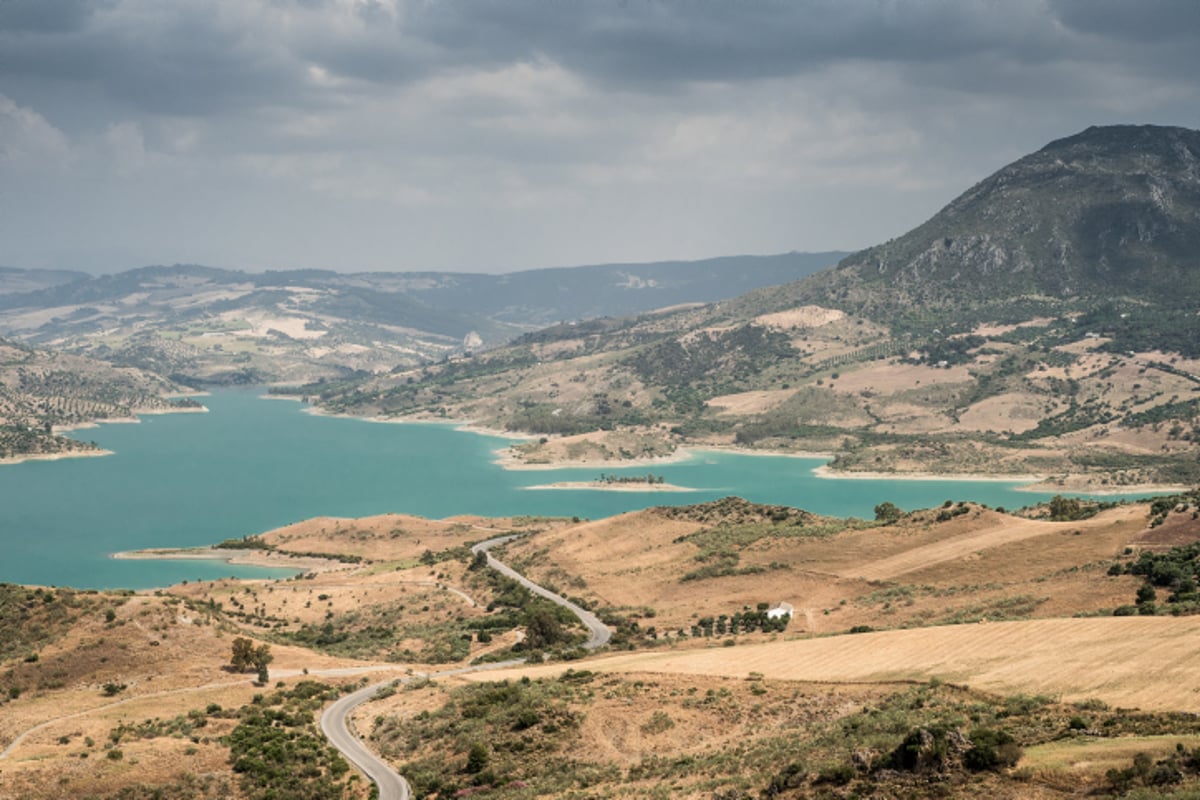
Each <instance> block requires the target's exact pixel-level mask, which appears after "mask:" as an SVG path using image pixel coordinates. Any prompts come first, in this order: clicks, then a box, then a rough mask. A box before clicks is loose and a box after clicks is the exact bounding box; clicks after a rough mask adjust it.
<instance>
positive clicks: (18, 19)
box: [0, 0, 111, 33]
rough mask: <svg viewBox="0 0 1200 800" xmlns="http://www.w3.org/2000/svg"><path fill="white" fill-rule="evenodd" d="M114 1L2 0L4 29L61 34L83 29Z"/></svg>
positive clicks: (0, 29)
mask: <svg viewBox="0 0 1200 800" xmlns="http://www.w3.org/2000/svg"><path fill="white" fill-rule="evenodd" d="M110 3H111V0H97V2H92V0H0V32H4V31H10V32H22V33H61V32H65V31H76V30H80V29H82V28H83V27H84V26H85V24H86V23H87V21H88V20H89V19H90V18H91V16H92V15H93V14H94V13H95V12H96V11H97V10H99V9H101V8H103V7H104V6H107V5H109V4H110Z"/></svg>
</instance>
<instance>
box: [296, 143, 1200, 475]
mask: <svg viewBox="0 0 1200 800" xmlns="http://www.w3.org/2000/svg"><path fill="white" fill-rule="evenodd" d="M1198 309H1200V132H1196V131H1190V130H1185V129H1181V128H1162V127H1153V126H1141V127H1133V126H1117V127H1110V128H1089V129H1088V130H1086V131H1084V132H1082V133H1080V134H1078V135H1076V136H1071V137H1068V138H1066V139H1062V140H1059V141H1056V142H1053V143H1051V144H1049V145H1047V146H1046V147H1044V148H1043V149H1041V150H1039V151H1038V152H1036V153H1033V154H1031V155H1029V156H1026V157H1025V158H1022V159H1020V160H1018V161H1016V162H1014V163H1013V164H1010V165H1009V166H1007V167H1004V168H1003V169H1001V170H999V171H998V172H996V173H995V174H994V175H992V176H990V177H989V178H987V179H985V180H983V181H981V182H980V183H978V184H977V185H976V186H974V187H972V188H971V189H970V190H968V191H967V192H965V193H964V194H963V195H962V196H960V197H959V198H957V199H956V200H954V201H953V202H952V203H950V205H948V206H947V207H946V208H945V209H943V210H942V211H940V212H939V213H938V214H936V215H935V216H934V217H932V218H931V219H930V220H929V221H928V222H926V223H924V224H923V225H921V226H919V227H918V228H916V229H914V230H913V231H911V232H910V233H907V234H905V235H904V236H901V237H899V238H897V239H894V240H892V241H890V242H887V243H885V244H881V245H879V246H877V247H873V248H869V249H867V250H864V251H862V252H860V253H855V254H853V255H850V256H848V257H846V258H845V259H843V260H842V261H841V262H840V263H839V264H838V265H837V266H836V267H835V268H833V269H830V270H826V271H823V272H820V273H817V274H815V275H812V276H810V277H808V278H805V279H802V280H798V281H794V282H791V283H788V284H785V285H782V286H777V287H772V288H770V289H756V290H753V291H750V292H748V293H746V294H744V295H741V296H739V297H737V298H733V299H730V300H727V301H723V302H721V303H719V304H713V305H709V306H705V307H702V308H688V309H680V310H676V311H673V312H669V313H656V314H648V313H643V314H641V315H638V316H632V317H626V318H622V319H604V320H594V321H590V322H586V323H577V324H562V325H554V326H551V327H548V328H545V329H543V330H541V331H537V332H532V333H528V334H526V335H525V336H523V337H521V338H520V339H517V340H516V341H515V342H514V343H513V344H512V345H510V346H507V347H503V348H499V349H497V350H495V351H493V352H488V353H485V354H482V355H479V356H477V357H475V358H474V359H467V360H456V361H452V362H451V363H449V364H446V365H440V366H437V367H431V368H427V369H424V370H422V371H419V372H405V373H401V374H398V375H396V376H382V377H376V378H371V379H365V380H358V381H353V382H350V383H348V384H346V385H343V386H337V385H327V386H310V387H306V391H307V392H308V393H311V394H312V395H313V396H316V397H317V398H318V400H319V402H321V403H323V404H325V405H326V406H327V407H329V408H330V409H332V410H337V411H343V412H350V413H364V414H382V415H385V416H386V415H413V414H415V415H435V416H459V417H465V418H471V419H476V420H482V421H486V422H488V423H490V424H492V425H498V426H504V427H508V428H510V429H513V430H520V431H526V432H529V433H534V434H538V435H539V436H545V437H547V440H546V441H545V442H541V443H539V444H537V445H530V446H527V447H526V448H524V450H523V453H522V455H523V457H524V458H526V459H527V460H531V461H546V460H550V461H553V460H561V459H568V460H579V459H581V458H587V459H591V460H595V461H597V462H603V461H612V460H617V461H619V460H621V459H622V458H630V457H633V456H635V455H638V454H661V453H663V452H669V451H670V450H671V449H672V448H673V447H674V446H677V445H678V444H686V443H698V442H699V443H708V444H732V443H737V444H740V445H743V446H750V447H758V448H770V449H784V450H788V449H800V450H813V451H827V452H833V453H835V454H836V455H837V462H836V464H837V466H839V467H842V468H846V469H857V470H863V471H866V470H870V471H884V472H890V471H902V472H903V471H937V472H943V473H953V472H958V473H965V472H986V473H991V474H1010V475H1014V474H1029V473H1037V474H1046V475H1057V476H1059V477H1060V478H1062V477H1063V476H1073V475H1079V474H1086V475H1090V476H1093V477H1092V478H1088V479H1087V480H1093V479H1094V481H1095V482H1096V483H1097V485H1104V484H1105V483H1108V484H1110V485H1112V484H1116V485H1130V484H1133V483H1139V482H1146V481H1169V482H1172V483H1190V482H1197V481H1200V460H1198V459H1197V455H1196V449H1195V446H1194V443H1195V442H1197V441H1200V317H1198V316H1197V310H1198ZM664 431H669V433H664ZM597 432H599V433H600V436H599V437H597V436H596V435H595V434H597ZM555 436H557V437H559V438H553V437H555ZM1064 480H1065V479H1064ZM1056 485H1057V484H1056Z"/></svg>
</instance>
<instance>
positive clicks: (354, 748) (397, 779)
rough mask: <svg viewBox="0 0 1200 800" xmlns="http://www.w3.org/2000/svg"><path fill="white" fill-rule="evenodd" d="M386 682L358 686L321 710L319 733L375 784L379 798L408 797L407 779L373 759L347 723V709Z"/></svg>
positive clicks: (394, 799)
mask: <svg viewBox="0 0 1200 800" xmlns="http://www.w3.org/2000/svg"><path fill="white" fill-rule="evenodd" d="M386 685H387V683H386V682H385V683H377V684H375V685H374V686H368V687H366V688H364V689H359V690H358V691H357V692H353V693H351V694H348V695H346V696H345V697H343V698H341V699H340V700H338V701H337V702H336V703H334V704H333V705H331V706H330V707H329V708H327V709H325V713H323V714H322V715H321V732H322V733H324V734H325V738H327V739H328V740H329V743H330V744H332V745H333V746H334V747H336V748H337V749H338V750H340V751H341V752H342V755H344V756H345V757H346V760H347V761H349V762H350V763H352V764H354V766H356V767H358V768H359V769H360V770H362V771H363V773H364V774H365V775H366V776H367V777H368V778H370V779H371V780H372V781H373V782H374V783H375V785H376V786H378V787H379V800H409V797H410V792H409V790H408V781H406V780H404V778H403V777H401V775H400V774H399V773H398V772H396V771H395V770H394V769H392V768H391V767H390V766H388V765H387V764H386V763H385V762H383V761H381V760H380V759H379V758H376V756H375V754H374V753H372V752H371V751H370V750H368V749H367V748H366V746H365V745H363V743H362V742H360V741H359V740H358V737H356V736H355V735H354V734H353V733H351V732H350V727H349V724H348V723H349V720H348V719H347V718H348V717H349V715H350V712H351V711H353V710H354V709H355V708H357V707H358V706H359V705H361V704H362V703H365V702H366V701H368V700H370V699H371V697H372V696H373V695H374V694H375V692H376V691H378V690H379V687H381V686H386Z"/></svg>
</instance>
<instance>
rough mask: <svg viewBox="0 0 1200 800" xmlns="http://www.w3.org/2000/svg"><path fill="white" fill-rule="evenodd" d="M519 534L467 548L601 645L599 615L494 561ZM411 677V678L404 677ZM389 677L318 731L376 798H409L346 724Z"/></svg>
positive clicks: (332, 712) (346, 701)
mask: <svg viewBox="0 0 1200 800" xmlns="http://www.w3.org/2000/svg"><path fill="white" fill-rule="evenodd" d="M517 538H519V537H518V536H516V535H513V536H498V537H496V538H495V539H488V540H487V541H486V542H480V543H479V544H477V545H475V546H474V547H472V548H471V552H473V553H480V552H482V553H486V554H487V560H488V566H489V567H491V568H492V569H494V570H496V571H497V572H499V573H500V574H502V575H506V576H508V577H509V578H512V579H513V580H514V581H516V582H517V583H519V584H521V585H522V586H524V587H525V588H526V589H528V590H529V591H531V592H533V593H534V594H536V595H539V596H541V597H544V598H546V599H547V600H550V601H551V602H553V603H557V604H558V605H560V606H562V607H563V608H566V609H569V610H570V611H571V613H572V614H574V615H575V616H577V617H579V620H580V621H581V622H582V623H583V624H584V625H586V626H587V629H588V631H589V633H590V635H589V637H588V640H587V642H585V643H584V645H583V646H584V647H586V648H588V649H589V650H592V649H595V648H597V647H603V646H604V645H606V644H608V640H609V637H611V636H612V632H611V631H610V630H609V629H608V628H607V627H606V626H605V625H604V623H603V622H601V621H600V619H599V618H598V617H597V616H596V615H595V614H593V613H591V612H590V611H585V610H584V609H582V608H580V607H579V606H577V605H576V604H575V603H572V602H571V601H570V600H567V599H566V598H565V597H560V596H559V595H556V594H555V593H554V592H551V591H549V590H548V589H543V588H542V587H541V586H538V585H537V584H536V583H533V582H532V581H530V580H528V579H526V578H525V577H524V576H523V575H521V574H520V573H518V572H516V571H514V570H513V569H512V568H510V567H509V566H508V565H507V564H504V563H503V562H501V561H498V560H497V559H496V558H495V557H493V556H492V554H491V553H490V552H489V551H490V550H491V549H492V548H493V547H496V546H498V545H501V544H504V543H505V542H510V541H512V540H513V539H517ZM524 663H525V660H524V659H520V658H518V659H513V660H511V661H501V662H497V663H495V664H481V665H479V666H473V667H459V668H457V669H448V670H444V671H442V672H434V673H431V674H429V675H419V676H414V677H415V678H440V677H446V676H448V675H463V674H465V673H468V672H482V671H484V670H491V669H503V668H505V667H515V666H518V665H520V664H524ZM406 680H412V678H409V679H406ZM389 683H390V681H384V682H383V683H376V684H373V685H371V686H366V687H364V688H362V689H359V690H358V691H356V692H353V693H352V694H348V695H346V696H345V697H343V698H341V699H339V700H338V701H337V702H336V703H334V704H333V705H331V706H330V707H329V708H327V709H325V713H323V714H322V715H321V731H322V732H323V733H324V734H325V736H326V738H328V739H329V742H330V744H332V745H333V746H334V747H336V748H337V749H338V750H340V751H341V752H342V755H344V756H345V757H346V759H347V760H348V761H350V762H351V763H353V764H354V765H355V766H356V767H358V768H359V769H360V770H362V771H363V773H364V774H366V776H367V777H368V778H370V779H371V780H372V781H374V783H375V785H376V786H378V787H379V800H410V798H411V796H412V795H411V792H410V790H409V788H408V781H406V780H404V778H403V777H402V776H401V775H400V774H399V773H397V772H396V771H395V770H393V769H392V768H391V767H390V766H388V764H387V763H386V762H384V761H383V760H381V759H379V758H378V757H376V756H375V754H374V753H372V752H371V751H370V750H368V749H367V748H366V746H365V745H364V744H363V743H362V742H361V741H359V739H358V738H357V737H356V736H355V735H354V734H353V733H352V732H351V730H350V726H349V717H350V714H351V712H353V711H354V709H355V708H357V707H358V706H360V705H361V704H363V703H365V702H366V701H368V700H370V699H371V697H372V696H374V694H375V692H377V691H378V690H379V689H380V688H381V687H383V686H387V685H388V684H389Z"/></svg>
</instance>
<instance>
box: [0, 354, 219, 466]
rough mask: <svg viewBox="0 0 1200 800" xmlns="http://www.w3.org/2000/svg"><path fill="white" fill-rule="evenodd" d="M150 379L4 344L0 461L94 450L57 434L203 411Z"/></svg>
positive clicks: (172, 388)
mask: <svg viewBox="0 0 1200 800" xmlns="http://www.w3.org/2000/svg"><path fill="white" fill-rule="evenodd" d="M184 391H185V389H184V387H182V386H179V385H177V384H175V383H172V382H171V381H169V380H167V379H165V378H162V377H160V376H158V375H155V374H153V373H151V372H146V371H144V370H140V369H136V368H133V367H114V366H112V365H111V364H107V363H105V362H103V361H97V360H95V359H90V358H84V357H81V356H73V355H67V354H64V353H57V352H52V351H49V350H45V349H41V348H34V347H29V346H27V345H24V344H19V343H17V342H11V341H8V340H5V339H0V462H3V461H5V460H9V459H21V458H28V457H31V456H38V457H48V456H53V455H60V454H65V453H73V454H80V453H88V452H94V451H96V448H95V446H94V445H91V444H88V443H86V442H79V441H76V440H74V439H68V438H66V437H64V436H60V435H58V434H57V433H56V432H55V431H56V429H58V430H61V429H64V428H67V429H69V428H72V427H80V426H86V425H88V424H90V423H93V422H95V421H97V420H105V419H132V418H133V417H134V416H135V415H136V414H139V413H143V414H144V413H163V412H178V411H199V410H202V406H200V404H199V403H197V402H195V401H194V400H190V399H186V398H180V397H178V396H177V395H179V394H180V393H181V392H184Z"/></svg>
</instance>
